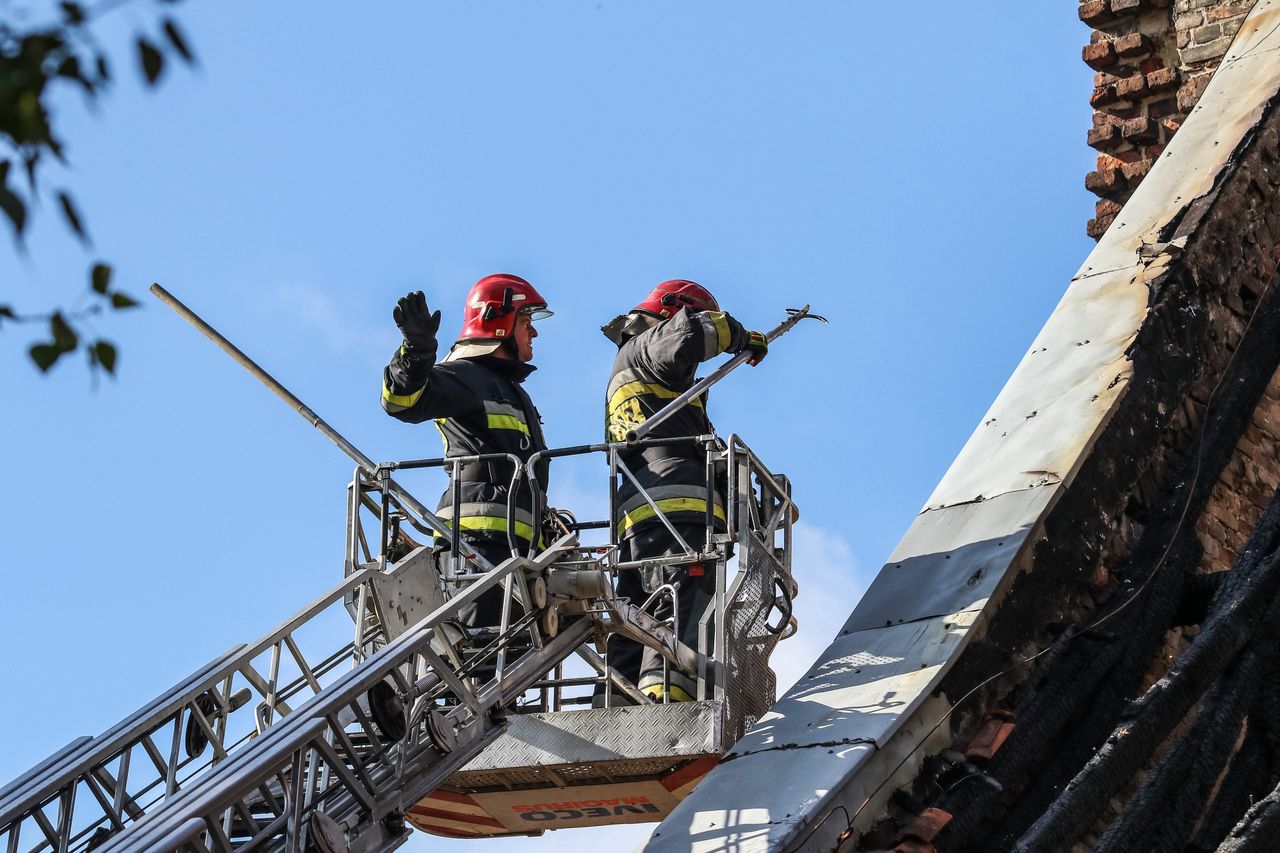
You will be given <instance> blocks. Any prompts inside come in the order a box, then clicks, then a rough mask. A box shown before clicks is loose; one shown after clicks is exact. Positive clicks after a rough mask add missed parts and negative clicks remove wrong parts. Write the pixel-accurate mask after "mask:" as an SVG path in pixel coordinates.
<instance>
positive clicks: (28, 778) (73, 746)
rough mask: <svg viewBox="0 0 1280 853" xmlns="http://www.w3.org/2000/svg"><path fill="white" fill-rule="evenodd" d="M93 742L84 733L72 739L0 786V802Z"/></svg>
mask: <svg viewBox="0 0 1280 853" xmlns="http://www.w3.org/2000/svg"><path fill="white" fill-rule="evenodd" d="M92 742H93V738H91V737H89V736H88V735H82V736H80V737H78V738H76V739H75V740H73V741H71V742H70V743H69V744H67V745H66V746H64V747H62V748H61V749H59V750H57V751H56V752H54V753H53V754H52V755H50V756H49V757H48V758H46V759H44V760H43V761H41V762H39V763H37V764H35V765H34V766H32V767H31V769H29V770H27V771H26V772H25V773H23V774H22V775H21V776H19V777H18V778H16V779H14V780H13V781H12V782H10V783H9V784H7V785H5V786H4V787H3V788H0V804H2V803H4V802H5V801H7V800H8V799H9V797H11V796H12V795H13V794H14V793H16V792H17V791H18V790H20V789H22V788H25V787H26V786H27V785H29V784H32V783H34V781H35V779H36V777H37V776H41V775H43V774H45V773H48V772H49V768H51V767H57V766H59V765H60V764H61V763H62V762H63V761H64V760H66V758H67V757H68V756H70V755H73V754H75V753H76V752H77V751H79V750H81V749H83V748H84V746H85V744H89V743H92Z"/></svg>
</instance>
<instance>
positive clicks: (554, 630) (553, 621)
mask: <svg viewBox="0 0 1280 853" xmlns="http://www.w3.org/2000/svg"><path fill="white" fill-rule="evenodd" d="M538 621H539V623H540V624H541V626H542V633H543V634H546V635H547V637H548V638H549V639H553V640H554V639H555V636H556V634H559V633H560V608H558V607H548V608H547V609H546V610H544V611H542V616H541V617H539V619H538Z"/></svg>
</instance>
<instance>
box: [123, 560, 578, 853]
mask: <svg viewBox="0 0 1280 853" xmlns="http://www.w3.org/2000/svg"><path fill="white" fill-rule="evenodd" d="M548 562H549V561H548ZM527 565H529V562H528V561H526V560H517V559H512V560H509V561H507V562H505V563H504V564H502V565H501V566H499V567H498V568H496V569H495V570H494V571H492V572H489V573H487V574H486V575H485V576H484V577H483V578H481V579H479V580H477V581H476V582H474V583H472V584H470V585H469V586H468V588H467V589H466V590H465V591H464V592H462V593H460V594H459V595H458V596H456V597H454V598H453V599H451V600H449V601H448V602H446V603H445V604H444V605H442V606H441V607H439V608H437V610H436V611H435V612H433V613H432V614H430V615H428V616H427V617H426V618H424V619H423V620H421V621H420V622H419V623H418V624H417V625H416V626H414V627H413V628H411V629H410V630H409V631H407V632H405V633H404V634H402V635H401V636H399V637H397V638H396V639H395V640H392V641H391V642H390V643H389V644H388V645H386V646H384V647H383V648H382V649H380V650H379V651H378V652H377V653H376V654H374V655H373V656H371V657H370V658H368V660H367V661H366V662H365V663H364V664H362V665H360V666H358V667H357V668H355V669H352V670H350V671H348V672H347V673H345V674H344V675H343V676H341V677H340V678H339V679H338V680H337V681H335V682H334V683H333V684H331V685H329V686H328V687H327V688H326V689H325V690H324V691H323V692H322V693H320V694H319V695H317V696H315V697H313V698H312V699H310V700H309V701H308V702H307V703H306V704H304V705H302V706H301V707H299V708H298V709H296V710H295V711H294V713H293V714H291V715H290V716H288V717H286V718H285V719H284V720H282V721H281V722H279V723H277V724H276V725H275V726H273V727H271V728H270V729H269V730H268V731H267V732H266V733H265V734H264V735H262V736H261V737H260V738H258V739H257V740H256V742H255V743H254V744H253V745H252V746H251V747H250V748H249V749H246V750H242V751H240V752H239V753H237V754H235V755H233V756H231V757H230V758H229V759H228V760H227V761H226V762H224V763H223V764H222V765H220V766H219V767H218V768H216V769H215V770H214V772H211V773H209V774H206V775H205V776H203V777H201V778H200V779H199V780H198V781H197V782H196V783H195V784H193V785H191V786H188V787H187V788H185V789H183V790H182V791H180V792H179V793H178V794H177V795H176V796H175V797H174V798H173V799H171V800H170V801H168V802H167V803H165V804H164V805H162V806H161V807H160V808H159V809H157V810H155V811H153V812H152V813H151V814H149V815H148V816H146V817H144V818H143V820H141V821H139V822H138V823H136V824H134V825H133V826H132V827H130V828H129V829H127V830H126V831H125V832H123V833H120V834H119V835H117V836H114V837H113V838H112V839H111V840H110V841H109V842H108V845H107V846H106V847H104V848H103V850H104V851H105V850H126V849H138V848H140V847H147V846H148V845H149V844H150V843H151V841H150V840H154V839H156V838H158V837H161V836H164V835H167V834H168V833H169V832H171V831H173V830H174V828H175V826H176V825H178V824H180V823H181V822H183V821H186V820H188V819H189V818H191V817H193V816H196V813H199V814H201V815H203V816H204V817H205V818H206V819H207V820H210V821H215V822H216V820H217V819H216V817H215V816H216V815H218V814H220V813H221V812H222V811H225V810H226V809H228V808H234V807H235V806H236V805H237V803H238V800H237V799H236V798H237V797H240V796H244V795H247V793H248V792H251V791H253V790H254V789H256V788H257V787H258V786H260V785H261V784H263V783H264V781H266V780H268V779H270V778H271V777H272V776H274V775H275V774H277V773H278V772H279V771H280V769H281V768H283V767H286V766H292V765H291V764H290V762H291V761H292V760H293V759H292V756H293V755H294V753H295V752H296V751H297V750H299V749H304V748H307V744H308V743H310V742H311V741H313V740H315V739H317V738H319V737H320V735H321V733H323V732H324V730H325V729H326V728H329V727H333V726H334V725H335V724H336V725H344V724H343V723H342V722H340V721H341V720H343V719H349V715H350V713H351V710H352V709H353V708H355V707H358V703H359V702H360V700H361V699H362V698H363V697H364V696H365V695H366V694H367V692H368V691H369V689H370V688H372V687H373V686H374V685H375V684H377V683H379V682H380V681H383V680H384V679H386V678H388V677H390V676H392V675H393V673H397V672H400V671H401V670H402V668H404V667H406V666H408V665H410V664H412V663H414V662H416V661H417V659H418V658H420V657H421V655H420V648H422V649H430V644H431V642H432V640H433V639H435V638H436V636H437V635H436V631H435V628H436V627H438V626H439V625H441V624H443V623H444V622H446V621H448V620H450V619H452V618H454V615H455V613H456V612H457V611H458V610H460V609H461V608H463V607H465V606H467V605H469V604H471V603H472V602H473V601H474V600H475V599H477V598H478V597H479V596H480V595H482V594H484V593H485V592H487V591H488V590H489V589H491V588H494V587H496V586H499V585H501V584H503V583H504V582H505V581H506V579H507V578H508V576H510V575H511V574H512V573H513V572H517V571H523V570H524V567H525V566H527ZM584 622H587V620H584ZM575 624H576V623H575ZM571 627H572V626H571ZM589 630H590V625H589V623H588V624H583V625H581V626H579V627H578V628H577V630H574V631H569V630H566V631H565V632H564V633H562V634H561V635H560V636H561V637H564V638H565V639H564V640H560V639H559V637H557V641H558V642H556V641H553V644H549V647H550V648H553V649H554V650H555V652H554V653H555V654H561V650H562V649H563V654H562V655H561V657H563V656H564V655H567V654H570V653H572V651H573V647H574V646H576V645H577V643H578V642H579V641H580V640H581V638H582V637H585V636H586V633H587V632H588V631H589ZM570 640H573V641H574V642H573V643H572V645H569V641H570ZM550 655H551V653H549V652H548V651H547V649H546V648H544V650H543V651H542V653H541V654H538V655H536V656H535V657H537V658H538V660H537V661H535V662H530V655H525V656H522V658H521V659H520V661H519V662H518V663H517V664H515V665H513V666H512V667H511V668H510V669H509V670H508V674H509V679H508V680H509V681H510V682H512V683H511V684H502V683H495V682H491V683H490V684H488V685H486V687H485V688H484V689H483V690H482V691H481V692H480V694H478V695H477V697H476V699H477V701H478V703H479V704H480V706H481V707H482V708H485V709H488V708H490V707H494V706H496V704H497V703H498V702H499V700H500V697H501V695H502V693H503V691H504V690H512V689H515V687H516V685H518V684H519V683H520V681H521V680H522V679H528V680H529V683H532V682H533V681H536V679H537V678H538V677H540V676H541V674H542V670H539V671H534V669H535V667H536V666H538V665H541V663H543V661H544V660H547V659H550ZM436 660H437V661H439V660H440V658H439V657H438V656H437V657H436ZM551 665H554V661H551ZM432 681H433V680H430V679H428V680H427V682H428V683H427V684H419V685H413V687H412V691H427V690H430V689H433V688H434V687H435V686H436V685H438V684H439V680H434V684H433V683H431V682H432ZM407 698H408V699H410V700H414V699H416V698H417V696H416V695H414V693H413V692H410V694H409V696H408V697H407ZM412 704H414V703H413V702H412V701H407V702H405V705H406V706H411V705H412ZM445 716H447V717H448V718H449V720H450V721H452V722H455V723H458V724H459V726H458V728H459V729H460V730H461V729H463V728H464V727H465V726H466V725H468V724H470V723H473V722H474V721H475V720H482V719H484V715H478V716H477V715H475V714H474V712H472V711H471V710H470V708H469V707H468V706H467V704H465V703H464V704H462V705H459V706H458V707H457V708H456V709H455V710H454V711H453V712H451V714H449V715H445ZM414 723H415V725H417V728H421V725H420V721H414ZM350 757H351V756H348V758H350ZM335 775H336V774H335ZM331 784H335V783H331Z"/></svg>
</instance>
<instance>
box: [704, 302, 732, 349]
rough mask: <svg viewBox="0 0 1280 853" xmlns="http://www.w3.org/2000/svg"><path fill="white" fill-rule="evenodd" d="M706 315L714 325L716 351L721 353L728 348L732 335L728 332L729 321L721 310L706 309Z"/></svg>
mask: <svg viewBox="0 0 1280 853" xmlns="http://www.w3.org/2000/svg"><path fill="white" fill-rule="evenodd" d="M706 313H707V316H708V317H710V318H711V322H712V323H714V324H715V326H716V352H717V353H721V352H724V351H725V350H727V349H728V348H729V344H730V343H731V341H732V338H733V336H732V335H730V334H729V321H728V320H727V319H725V313H724V312H723V311H708V312H706Z"/></svg>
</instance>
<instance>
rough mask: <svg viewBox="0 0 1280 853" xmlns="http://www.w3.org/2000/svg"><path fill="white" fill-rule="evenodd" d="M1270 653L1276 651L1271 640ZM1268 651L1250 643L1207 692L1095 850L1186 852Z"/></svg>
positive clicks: (1256, 686) (1253, 693) (1106, 852)
mask: <svg viewBox="0 0 1280 853" xmlns="http://www.w3.org/2000/svg"><path fill="white" fill-rule="evenodd" d="M1267 645H1268V649H1267V653H1268V654H1269V653H1271V649H1270V648H1269V647H1270V644H1267ZM1261 668H1262V655H1261V654H1260V652H1259V650H1258V649H1257V648H1256V647H1255V648H1251V649H1247V650H1245V651H1244V652H1243V653H1241V654H1240V655H1239V657H1237V658H1236V660H1235V661H1233V662H1232V663H1231V664H1230V665H1229V666H1228V667H1227V669H1226V672H1225V673H1224V674H1223V676H1222V678H1221V679H1219V681H1218V683H1217V684H1215V685H1214V686H1213V688H1212V689H1211V690H1210V691H1209V692H1208V693H1207V694H1206V695H1205V698H1204V701H1203V702H1202V703H1201V707H1200V711H1199V713H1198V714H1197V715H1196V719H1195V722H1193V723H1192V724H1191V727H1190V728H1189V729H1188V730H1187V731H1186V732H1185V733H1184V734H1183V735H1182V736H1181V737H1180V738H1179V739H1178V741H1177V743H1176V744H1175V745H1174V746H1173V748H1172V749H1170V750H1169V752H1168V754H1166V755H1165V756H1164V758H1163V759H1161V761H1160V763H1159V764H1158V765H1157V766H1156V767H1155V768H1154V769H1153V770H1152V771H1151V773H1150V774H1148V776H1147V778H1146V779H1145V780H1143V782H1142V785H1141V786H1140V787H1139V788H1138V790H1137V792H1135V793H1134V795H1133V797H1132V798H1130V800H1129V803H1128V805H1127V806H1126V808H1125V810H1124V811H1123V812H1122V813H1121V814H1120V816H1119V817H1118V818H1116V820H1115V821H1113V822H1112V824H1111V826H1109V827H1108V828H1107V831H1106V832H1105V833H1103V836H1102V838H1101V840H1100V841H1099V842H1098V845H1097V847H1095V848H1094V850H1095V853H1125V851H1129V850H1137V849H1140V848H1141V849H1144V850H1145V849H1149V850H1151V851H1153V853H1182V851H1183V850H1184V849H1185V847H1186V845H1187V841H1188V838H1189V836H1190V835H1191V831H1192V829H1193V828H1194V826H1195V823H1196V820H1197V819H1198V818H1199V817H1200V815H1201V814H1202V813H1203V812H1204V808H1205V804H1206V803H1207V802H1208V800H1209V797H1210V795H1211V794H1212V793H1213V786H1214V784H1215V783H1216V782H1217V780H1218V777H1219V776H1220V775H1221V774H1222V770H1223V768H1224V767H1225V766H1226V765H1227V762H1228V760H1230V758H1231V753H1232V750H1233V748H1234V747H1235V743H1236V739H1237V737H1238V736H1239V733H1240V727H1241V726H1242V725H1243V724H1244V718H1245V713H1246V712H1247V711H1248V709H1249V706H1250V705H1251V704H1252V703H1253V699H1254V697H1255V696H1256V695H1257V694H1258V690H1259V683H1258V682H1259V676H1260V672H1261Z"/></svg>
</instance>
